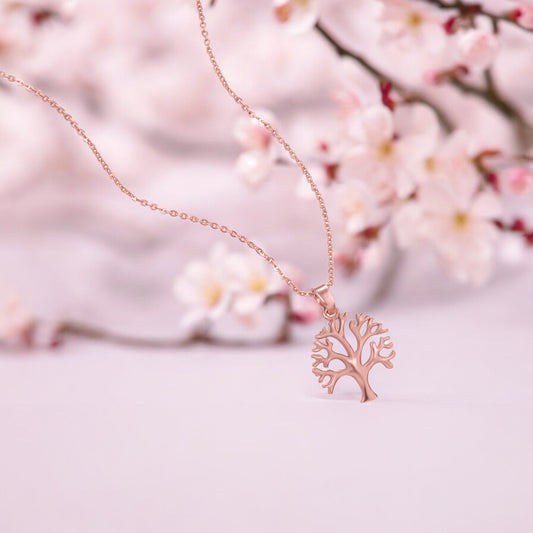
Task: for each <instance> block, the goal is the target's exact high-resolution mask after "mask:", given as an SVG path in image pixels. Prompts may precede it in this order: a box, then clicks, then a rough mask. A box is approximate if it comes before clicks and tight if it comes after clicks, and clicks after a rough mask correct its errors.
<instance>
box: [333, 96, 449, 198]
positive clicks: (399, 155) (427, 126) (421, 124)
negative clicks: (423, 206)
mask: <svg viewBox="0 0 533 533" xmlns="http://www.w3.org/2000/svg"><path fill="white" fill-rule="evenodd" d="M409 113H410V114H411V120H410V123H409V124H407V126H406V127H402V131H401V132H400V133H398V131H399V129H398V131H397V130H396V125H395V120H394V115H393V113H392V111H391V110H390V109H389V108H387V107H385V106H382V105H379V106H372V107H370V108H368V109H366V110H365V111H364V112H363V113H361V115H360V117H358V118H357V119H356V120H354V121H353V127H352V128H351V132H350V133H351V136H352V138H353V140H354V142H355V144H356V146H355V147H354V148H352V149H351V150H349V151H348V152H347V154H346V157H345V158H344V160H343V161H342V163H341V167H340V169H341V178H342V179H343V180H346V181H349V180H350V179H354V178H355V179H356V178H359V179H362V180H366V181H369V180H371V181H372V182H373V183H374V184H375V188H376V190H379V191H380V197H381V199H382V200H388V199H390V198H391V197H393V196H395V195H398V196H399V197H401V198H403V197H406V196H408V195H409V194H411V193H412V191H413V189H414V186H415V182H414V179H413V176H412V175H411V169H412V168H413V167H414V166H415V161H423V160H425V159H426V158H427V157H428V155H429V153H431V151H432V150H433V147H434V145H435V143H436V136H437V133H438V127H437V128H436V127H435V126H434V125H435V124H436V118H435V116H434V113H433V111H432V110H430V109H429V108H427V107H426V106H413V107H412V108H410V110H409ZM358 139H359V140H358Z"/></svg>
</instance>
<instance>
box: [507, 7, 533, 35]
mask: <svg viewBox="0 0 533 533" xmlns="http://www.w3.org/2000/svg"><path fill="white" fill-rule="evenodd" d="M509 18H510V19H511V20H514V21H515V22H516V23H517V24H518V25H520V26H522V28H525V29H526V30H533V4H531V3H529V2H521V3H520V4H518V6H517V7H516V8H515V9H513V10H512V11H511V12H510V13H509Z"/></svg>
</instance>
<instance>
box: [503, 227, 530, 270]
mask: <svg viewBox="0 0 533 533" xmlns="http://www.w3.org/2000/svg"><path fill="white" fill-rule="evenodd" d="M526 251H527V245H526V242H525V239H524V237H523V236H522V235H519V234H517V233H509V232H505V233H503V235H502V239H501V243H500V246H499V250H498V256H499V258H500V260H501V261H502V263H505V264H508V265H517V264H520V263H521V262H522V261H523V260H524V258H525V255H526Z"/></svg>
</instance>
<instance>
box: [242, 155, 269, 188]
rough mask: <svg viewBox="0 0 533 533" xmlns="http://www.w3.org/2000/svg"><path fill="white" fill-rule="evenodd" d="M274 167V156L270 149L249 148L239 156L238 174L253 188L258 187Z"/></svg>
mask: <svg viewBox="0 0 533 533" xmlns="http://www.w3.org/2000/svg"><path fill="white" fill-rule="evenodd" d="M273 168H274V158H273V156H272V153H271V152H270V151H269V150H249V151H247V152H243V153H242V154H240V155H239V157H238V158H237V162H236V164H235V169H236V171H237V175H238V176H240V177H241V178H242V179H243V180H244V182H245V183H246V184H247V185H248V186H249V187H250V188H252V189H257V188H258V187H259V186H260V185H262V184H263V183H264V182H265V180H267V179H268V177H269V176H270V174H271V173H272V170H273Z"/></svg>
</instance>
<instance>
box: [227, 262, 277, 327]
mask: <svg viewBox="0 0 533 533" xmlns="http://www.w3.org/2000/svg"><path fill="white" fill-rule="evenodd" d="M225 268H226V271H227V274H228V278H229V279H230V280H231V290H232V292H233V294H234V297H233V303H232V310H233V312H234V313H235V314H236V315H237V316H239V317H241V318H246V319H249V318H250V317H251V316H253V315H254V314H255V313H256V312H257V311H258V310H259V309H260V308H261V307H262V306H263V305H264V304H265V302H266V300H267V298H268V297H269V296H272V295H273V294H276V293H278V292H279V291H280V288H281V278H280V277H279V276H278V274H277V273H276V271H275V270H274V269H273V268H272V267H271V266H270V265H269V264H268V263H267V262H266V261H264V260H263V259H262V258H261V257H259V256H257V255H255V254H252V253H249V252H244V253H234V254H230V255H229V256H228V257H227V259H226V262H225Z"/></svg>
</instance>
